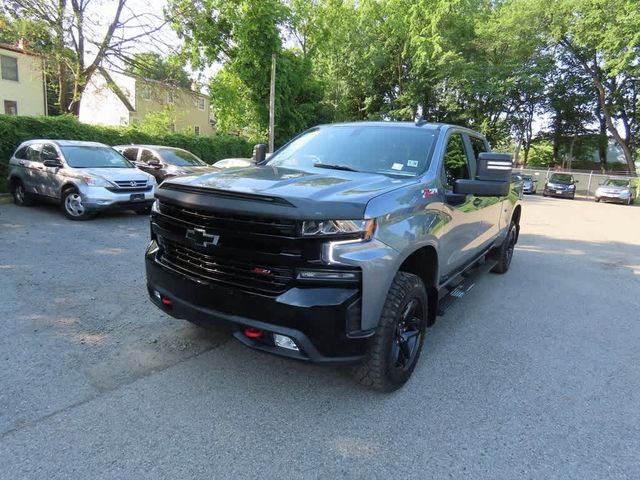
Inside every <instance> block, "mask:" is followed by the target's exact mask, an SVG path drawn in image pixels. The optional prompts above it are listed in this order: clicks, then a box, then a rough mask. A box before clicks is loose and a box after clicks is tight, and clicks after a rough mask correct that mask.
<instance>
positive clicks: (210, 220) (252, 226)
mask: <svg viewBox="0 0 640 480" xmlns="http://www.w3.org/2000/svg"><path fill="white" fill-rule="evenodd" d="M160 212H161V213H162V214H164V215H167V216H169V217H173V218H176V219H178V220H181V221H184V222H187V223H191V224H194V225H200V226H203V227H211V228H213V229H224V230H230V231H233V232H246V233H253V234H256V233H257V234H263V235H273V236H278V237H295V236H296V234H297V226H296V222H295V221H294V220H286V219H279V218H265V217H251V216H245V215H230V214H225V213H221V212H215V213H214V212H210V211H207V210H200V209H196V208H192V207H183V206H180V205H176V204H169V203H166V202H160Z"/></svg>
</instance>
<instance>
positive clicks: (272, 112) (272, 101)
mask: <svg viewBox="0 0 640 480" xmlns="http://www.w3.org/2000/svg"><path fill="white" fill-rule="evenodd" d="M275 119H276V54H275V53H274V54H273V55H271V89H270V92H269V153H273V143H274V140H273V139H274V134H275Z"/></svg>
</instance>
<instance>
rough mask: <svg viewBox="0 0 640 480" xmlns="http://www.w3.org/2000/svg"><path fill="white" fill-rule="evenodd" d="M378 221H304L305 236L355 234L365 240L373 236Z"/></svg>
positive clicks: (303, 232) (303, 231) (303, 233)
mask: <svg viewBox="0 0 640 480" xmlns="http://www.w3.org/2000/svg"><path fill="white" fill-rule="evenodd" d="M375 228H376V221H375V220H374V219H371V220H307V221H304V222H302V235H303V236H305V237H314V236H330V235H345V234H347V235H348V234H355V235H356V236H360V237H361V238H363V239H364V240H369V239H370V238H371V237H372V236H373V232H374V231H375Z"/></svg>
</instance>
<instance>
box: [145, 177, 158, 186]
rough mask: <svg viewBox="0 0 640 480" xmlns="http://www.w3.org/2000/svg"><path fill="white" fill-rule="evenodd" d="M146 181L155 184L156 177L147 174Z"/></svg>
mask: <svg viewBox="0 0 640 480" xmlns="http://www.w3.org/2000/svg"><path fill="white" fill-rule="evenodd" d="M147 183H148V184H149V185H157V184H158V182H156V177H154V176H153V175H149V178H148V179H147Z"/></svg>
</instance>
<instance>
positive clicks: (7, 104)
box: [4, 100, 18, 115]
mask: <svg viewBox="0 0 640 480" xmlns="http://www.w3.org/2000/svg"><path fill="white" fill-rule="evenodd" d="M4 114H5V115H18V102H15V101H13V100H5V101H4Z"/></svg>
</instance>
